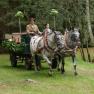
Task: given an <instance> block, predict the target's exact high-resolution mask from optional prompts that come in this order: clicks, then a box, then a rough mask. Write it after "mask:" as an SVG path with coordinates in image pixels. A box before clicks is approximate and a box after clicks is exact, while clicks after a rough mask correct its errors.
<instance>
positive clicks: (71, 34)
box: [57, 28, 80, 75]
mask: <svg viewBox="0 0 94 94" xmlns="http://www.w3.org/2000/svg"><path fill="white" fill-rule="evenodd" d="M79 46H80V33H79V29H78V28H74V30H71V31H68V30H66V31H65V34H64V48H63V50H62V51H61V52H59V53H57V54H58V56H59V59H58V61H57V62H58V65H57V67H58V70H61V73H62V74H64V72H65V69H64V65H65V62H64V57H67V56H71V57H72V62H73V66H74V75H77V74H78V73H77V70H76V50H77V48H78V47H79ZM60 62H62V63H60ZM60 64H61V68H59V65H60Z"/></svg>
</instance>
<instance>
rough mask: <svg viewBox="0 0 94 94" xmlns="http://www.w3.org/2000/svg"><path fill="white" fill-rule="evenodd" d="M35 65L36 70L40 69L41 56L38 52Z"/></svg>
mask: <svg viewBox="0 0 94 94" xmlns="http://www.w3.org/2000/svg"><path fill="white" fill-rule="evenodd" d="M35 67H36V70H38V71H39V70H40V58H39V56H38V55H37V54H35Z"/></svg>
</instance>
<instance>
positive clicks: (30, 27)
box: [26, 15, 41, 70]
mask: <svg viewBox="0 0 94 94" xmlns="http://www.w3.org/2000/svg"><path fill="white" fill-rule="evenodd" d="M26 31H27V33H28V34H30V35H36V34H38V35H40V34H41V32H40V31H39V29H38V26H37V25H36V24H35V15H30V16H29V24H28V25H27V26H26ZM35 64H36V67H37V70H39V69H40V67H41V63H40V57H39V56H38V55H37V54H35Z"/></svg>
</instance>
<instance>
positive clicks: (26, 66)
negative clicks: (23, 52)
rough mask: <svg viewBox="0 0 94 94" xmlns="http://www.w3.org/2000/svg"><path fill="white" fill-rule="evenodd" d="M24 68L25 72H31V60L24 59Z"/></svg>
mask: <svg viewBox="0 0 94 94" xmlns="http://www.w3.org/2000/svg"><path fill="white" fill-rule="evenodd" d="M25 68H26V69H27V70H31V68H32V61H31V58H29V57H25Z"/></svg>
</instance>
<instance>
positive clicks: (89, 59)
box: [86, 41, 91, 62]
mask: <svg viewBox="0 0 94 94" xmlns="http://www.w3.org/2000/svg"><path fill="white" fill-rule="evenodd" d="M86 50H87V55H88V61H89V62H91V57H90V53H89V50H88V41H87V47H86Z"/></svg>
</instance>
